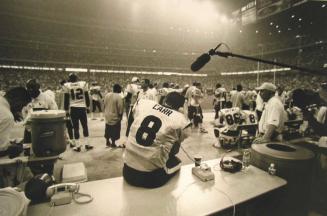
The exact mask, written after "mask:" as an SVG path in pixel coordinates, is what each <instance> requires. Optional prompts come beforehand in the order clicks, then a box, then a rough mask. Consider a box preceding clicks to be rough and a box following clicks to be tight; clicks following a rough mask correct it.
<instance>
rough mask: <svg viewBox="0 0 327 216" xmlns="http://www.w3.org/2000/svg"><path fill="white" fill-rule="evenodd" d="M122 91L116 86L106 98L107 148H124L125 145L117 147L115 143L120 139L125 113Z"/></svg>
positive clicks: (105, 135)
mask: <svg viewBox="0 0 327 216" xmlns="http://www.w3.org/2000/svg"><path fill="white" fill-rule="evenodd" d="M121 90H122V88H121V86H120V85H119V84H115V85H114V87H113V92H110V93H108V94H107V95H106V96H105V98H104V114H105V115H104V116H105V119H106V129H105V134H104V137H105V138H106V146H107V147H113V148H116V147H124V145H122V146H117V145H116V143H115V142H116V140H118V139H119V138H120V130H121V120H122V118H123V113H124V106H123V103H124V101H123V97H122V96H121Z"/></svg>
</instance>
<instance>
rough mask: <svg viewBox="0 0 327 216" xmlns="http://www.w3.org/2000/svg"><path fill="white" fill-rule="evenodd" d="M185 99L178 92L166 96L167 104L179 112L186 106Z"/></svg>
mask: <svg viewBox="0 0 327 216" xmlns="http://www.w3.org/2000/svg"><path fill="white" fill-rule="evenodd" d="M184 102H185V98H184V97H183V96H182V95H181V94H179V93H178V92H170V93H169V94H167V96H166V100H165V103H166V104H167V105H168V106H170V107H171V108H172V109H174V110H178V109H179V108H180V107H182V106H183V105H184Z"/></svg>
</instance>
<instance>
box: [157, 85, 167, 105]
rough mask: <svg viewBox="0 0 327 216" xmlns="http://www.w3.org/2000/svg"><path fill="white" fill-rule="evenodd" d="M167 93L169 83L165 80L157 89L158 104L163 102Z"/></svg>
mask: <svg viewBox="0 0 327 216" xmlns="http://www.w3.org/2000/svg"><path fill="white" fill-rule="evenodd" d="M168 93H169V84H168V83H167V82H164V83H163V84H162V88H161V89H159V95H160V98H159V104H161V105H162V104H163V102H164V100H165V98H166V96H167V95H168Z"/></svg>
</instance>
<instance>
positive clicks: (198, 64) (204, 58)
mask: <svg viewBox="0 0 327 216" xmlns="http://www.w3.org/2000/svg"><path fill="white" fill-rule="evenodd" d="M209 61H210V55H209V54H208V53H204V54H202V55H201V56H199V57H198V58H197V59H196V60H195V61H194V62H193V64H192V65H191V70H192V71H193V72H195V71H198V70H200V69H201V68H202V67H203V66H204V65H205V64H207V63H208V62H209Z"/></svg>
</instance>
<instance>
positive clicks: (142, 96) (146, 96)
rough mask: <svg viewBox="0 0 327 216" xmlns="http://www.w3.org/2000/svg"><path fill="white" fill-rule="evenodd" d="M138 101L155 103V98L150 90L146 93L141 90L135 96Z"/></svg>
mask: <svg viewBox="0 0 327 216" xmlns="http://www.w3.org/2000/svg"><path fill="white" fill-rule="evenodd" d="M139 99H145V100H152V101H157V97H156V96H155V95H154V94H153V92H152V91H151V90H150V89H148V90H146V91H144V90H143V89H141V91H140V92H139V93H138V95H137V100H139Z"/></svg>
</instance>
